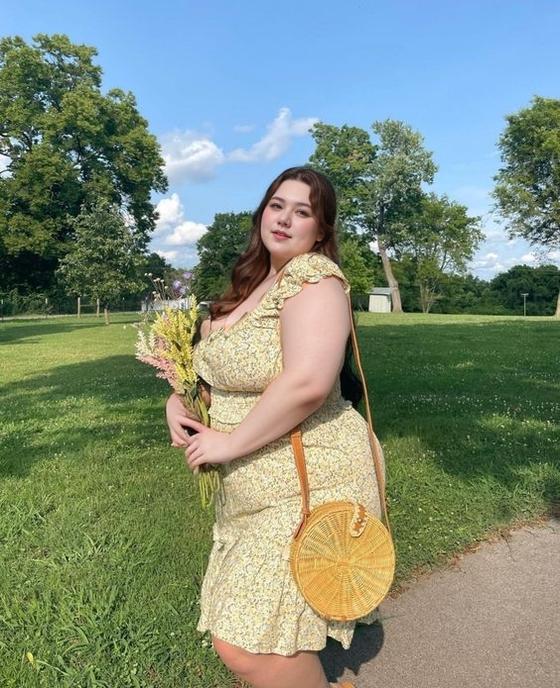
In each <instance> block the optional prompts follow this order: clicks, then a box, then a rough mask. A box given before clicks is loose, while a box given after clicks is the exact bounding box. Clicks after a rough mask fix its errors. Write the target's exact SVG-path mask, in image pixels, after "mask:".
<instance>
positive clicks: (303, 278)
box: [259, 253, 350, 327]
mask: <svg viewBox="0 0 560 688" xmlns="http://www.w3.org/2000/svg"><path fill="white" fill-rule="evenodd" d="M331 276H335V277H338V278H339V279H340V281H341V282H342V286H343V287H344V291H345V292H346V293H347V294H349V293H350V283H349V282H348V280H347V279H346V277H345V275H344V273H343V272H342V270H341V269H340V267H339V266H338V265H337V264H336V263H335V262H334V261H333V260H331V259H330V258H328V257H327V256H325V255H323V254H322V253H302V254H301V255H299V256H295V257H294V258H292V259H291V260H290V262H289V263H288V265H287V266H286V268H285V269H284V274H283V276H282V279H281V280H280V282H279V283H278V284H277V285H276V286H275V287H274V288H273V289H272V290H271V291H270V292H269V294H268V295H267V298H266V299H265V301H264V302H263V304H262V308H260V309H259V311H260V315H261V316H262V317H261V318H260V320H261V323H260V324H261V325H263V326H265V327H266V325H267V323H270V324H272V322H271V321H272V319H273V318H276V317H278V311H279V310H280V309H281V308H282V306H283V305H284V301H285V300H286V299H287V298H289V297H290V296H295V295H296V294H297V293H298V292H300V291H301V289H302V288H303V285H304V283H305V282H319V280H321V279H322V278H323V277H331Z"/></svg>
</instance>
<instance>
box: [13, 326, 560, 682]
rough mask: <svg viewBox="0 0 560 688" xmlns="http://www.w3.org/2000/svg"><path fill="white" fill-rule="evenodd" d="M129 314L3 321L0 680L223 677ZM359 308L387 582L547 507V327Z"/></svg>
mask: <svg viewBox="0 0 560 688" xmlns="http://www.w3.org/2000/svg"><path fill="white" fill-rule="evenodd" d="M134 319H135V318H134V316H132V315H120V316H115V318H114V322H113V323H112V324H111V325H110V326H105V325H104V324H102V323H101V322H99V321H98V320H97V319H96V318H94V317H84V318H82V319H81V320H80V321H78V320H77V319H75V318H72V319H70V318H49V319H44V320H29V321H25V322H20V321H12V322H4V323H0V350H1V351H2V354H3V356H2V362H3V369H2V376H3V377H2V389H1V395H2V398H1V404H0V421H1V423H0V444H1V446H2V453H1V456H0V510H1V513H2V519H0V544H1V547H0V567H1V570H2V572H3V574H4V575H3V576H2V577H0V655H1V656H2V659H3V661H2V663H0V685H1V686H2V688H27V687H28V686H29V687H30V688H31V687H35V686H45V687H48V688H51V687H52V688H57V687H62V686H64V687H66V686H68V687H70V686H83V687H86V686H87V687H88V688H101V687H106V688H120V686H139V687H140V686H141V687H147V686H150V687H152V686H153V687H157V688H179V687H180V688H191V687H192V688H195V687H196V688H212V687H213V686H214V687H216V688H218V687H219V688H232V687H233V686H234V685H235V682H234V679H233V677H232V676H231V675H230V674H229V673H228V672H227V671H226V670H225V669H224V668H223V666H222V665H221V663H220V662H219V661H218V659H217V658H216V656H215V654H214V652H213V650H212V648H211V646H210V643H209V641H208V638H205V637H202V636H201V635H200V634H198V633H197V632H196V631H195V625H196V621H197V619H198V594H199V587H200V583H201V580H202V576H203V573H204V569H205V566H206V559H207V556H208V553H209V550H210V543H211V526H212V514H211V513H209V512H203V511H201V509H200V506H199V498H198V492H197V490H196V484H195V482H194V481H193V479H192V476H191V475H190V473H189V472H188V471H187V469H186V468H185V466H184V459H183V455H182V452H180V451H177V450H175V449H172V448H171V447H170V446H169V437H168V434H167V428H166V426H165V422H164V401H165V398H166V396H167V394H168V390H167V388H166V385H165V383H163V381H161V380H157V379H156V378H155V377H154V376H153V374H152V373H151V371H150V370H149V369H147V368H146V367H145V366H143V365H142V364H141V363H139V362H137V361H136V360H135V359H134V340H135V334H136V333H135V330H134V329H133V328H132V327H131V326H130V323H131V322H132V321H133V320H134ZM357 319H358V323H359V325H360V327H359V332H358V335H359V338H360V344H361V353H362V359H363V363H364V366H365V372H366V375H367V378H368V383H369V387H370V399H371V403H372V413H373V419H374V426H375V429H376V432H377V433H378V436H379V438H380V440H381V443H382V445H383V448H384V451H385V456H386V459H387V476H388V495H387V496H388V503H389V509H390V518H391V524H392V529H393V534H394V537H395V542H396V548H397V580H396V583H397V584H398V583H402V582H404V581H406V580H407V579H409V578H410V577H412V576H414V575H415V573H416V572H418V571H419V570H422V569H423V568H429V567H433V566H437V565H439V564H441V563H443V562H445V561H446V560H447V559H448V558H449V557H450V556H452V555H453V553H455V552H457V551H461V550H462V549H463V548H464V547H465V546H467V545H469V544H470V543H472V542H473V541H476V540H477V539H480V538H484V537H485V536H486V535H487V534H488V533H490V532H492V530H493V529H495V528H497V527H500V526H504V525H508V524H512V523H516V522H520V521H523V520H525V519H534V518H537V517H539V516H540V515H542V514H545V513H548V512H550V511H551V510H557V509H558V504H559V502H560V395H559V394H558V392H559V387H560V381H559V376H558V341H559V335H560V323H559V322H558V321H556V320H554V319H552V318H531V319H523V318H520V317H516V316H512V317H493V316H443V315H429V316H426V315H423V314H403V315H399V316H395V315H393V314H373V313H358V314H357ZM360 410H361V411H362V412H363V410H364V409H363V407H361V409H360ZM372 470H373V466H372Z"/></svg>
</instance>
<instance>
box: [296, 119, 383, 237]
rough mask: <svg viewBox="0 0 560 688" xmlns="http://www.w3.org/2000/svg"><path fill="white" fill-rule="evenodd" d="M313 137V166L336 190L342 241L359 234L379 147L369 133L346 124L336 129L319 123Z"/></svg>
mask: <svg viewBox="0 0 560 688" xmlns="http://www.w3.org/2000/svg"><path fill="white" fill-rule="evenodd" d="M311 134H312V136H313V138H314V140H315V143H316V146H315V150H314V152H313V153H312V155H311V156H310V158H309V164H310V166H311V167H313V168H314V169H316V170H318V171H319V172H322V173H323V174H325V175H327V177H328V178H329V179H330V181H331V182H332V184H333V186H334V188H335V190H336V196H337V208H338V213H337V220H338V223H339V230H340V231H339V233H340V235H341V237H344V236H345V235H347V234H356V233H357V232H358V230H359V226H358V222H359V219H360V217H361V207H362V205H363V203H364V201H365V199H366V197H367V185H368V183H369V182H370V181H371V174H372V165H373V161H374V159H375V154H376V146H374V145H373V144H372V142H371V141H370V138H369V135H368V133H367V131H364V130H363V129H360V128H359V127H349V126H348V125H346V124H343V125H342V126H341V127H335V126H333V125H331V124H324V123H322V122H317V123H316V124H314V125H313V127H312V129H311Z"/></svg>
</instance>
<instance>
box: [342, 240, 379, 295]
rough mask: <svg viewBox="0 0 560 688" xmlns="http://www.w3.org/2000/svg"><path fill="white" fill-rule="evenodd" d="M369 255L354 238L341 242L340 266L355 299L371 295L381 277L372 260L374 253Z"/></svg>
mask: <svg viewBox="0 0 560 688" xmlns="http://www.w3.org/2000/svg"><path fill="white" fill-rule="evenodd" d="M368 253H369V256H368V255H367V253H366V251H364V247H363V245H361V244H360V242H359V240H358V239H356V238H354V237H346V238H344V239H342V240H341V241H340V244H339V257H340V266H341V268H342V270H343V272H344V275H345V276H346V278H347V279H348V282H349V283H350V288H351V293H352V295H353V296H355V297H358V296H362V297H363V295H364V294H369V293H370V291H371V289H372V287H373V285H374V283H375V280H376V279H377V278H378V276H379V272H380V270H379V269H378V268H377V266H376V265H375V264H374V261H373V260H372V253H371V251H368Z"/></svg>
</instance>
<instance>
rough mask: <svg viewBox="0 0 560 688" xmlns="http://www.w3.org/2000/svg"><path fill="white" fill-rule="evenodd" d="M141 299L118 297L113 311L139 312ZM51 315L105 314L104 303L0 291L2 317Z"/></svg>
mask: <svg viewBox="0 0 560 688" xmlns="http://www.w3.org/2000/svg"><path fill="white" fill-rule="evenodd" d="M140 309H141V301H140V299H138V298H127V299H118V300H116V301H115V302H113V303H111V304H110V310H111V312H112V313H121V312H125V311H126V312H130V311H133V312H139V311H140ZM34 315H35V316H43V317H48V316H49V315H79V316H81V315H98V316H99V317H102V316H103V305H102V304H99V303H98V302H97V301H93V302H92V301H88V300H86V299H82V298H80V297H75V296H66V295H62V296H58V297H52V296H47V295H45V294H41V293H38V294H28V295H22V294H19V293H18V292H17V291H16V290H13V291H11V292H5V293H1V292H0V319H4V318H14V317H18V316H34Z"/></svg>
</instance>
